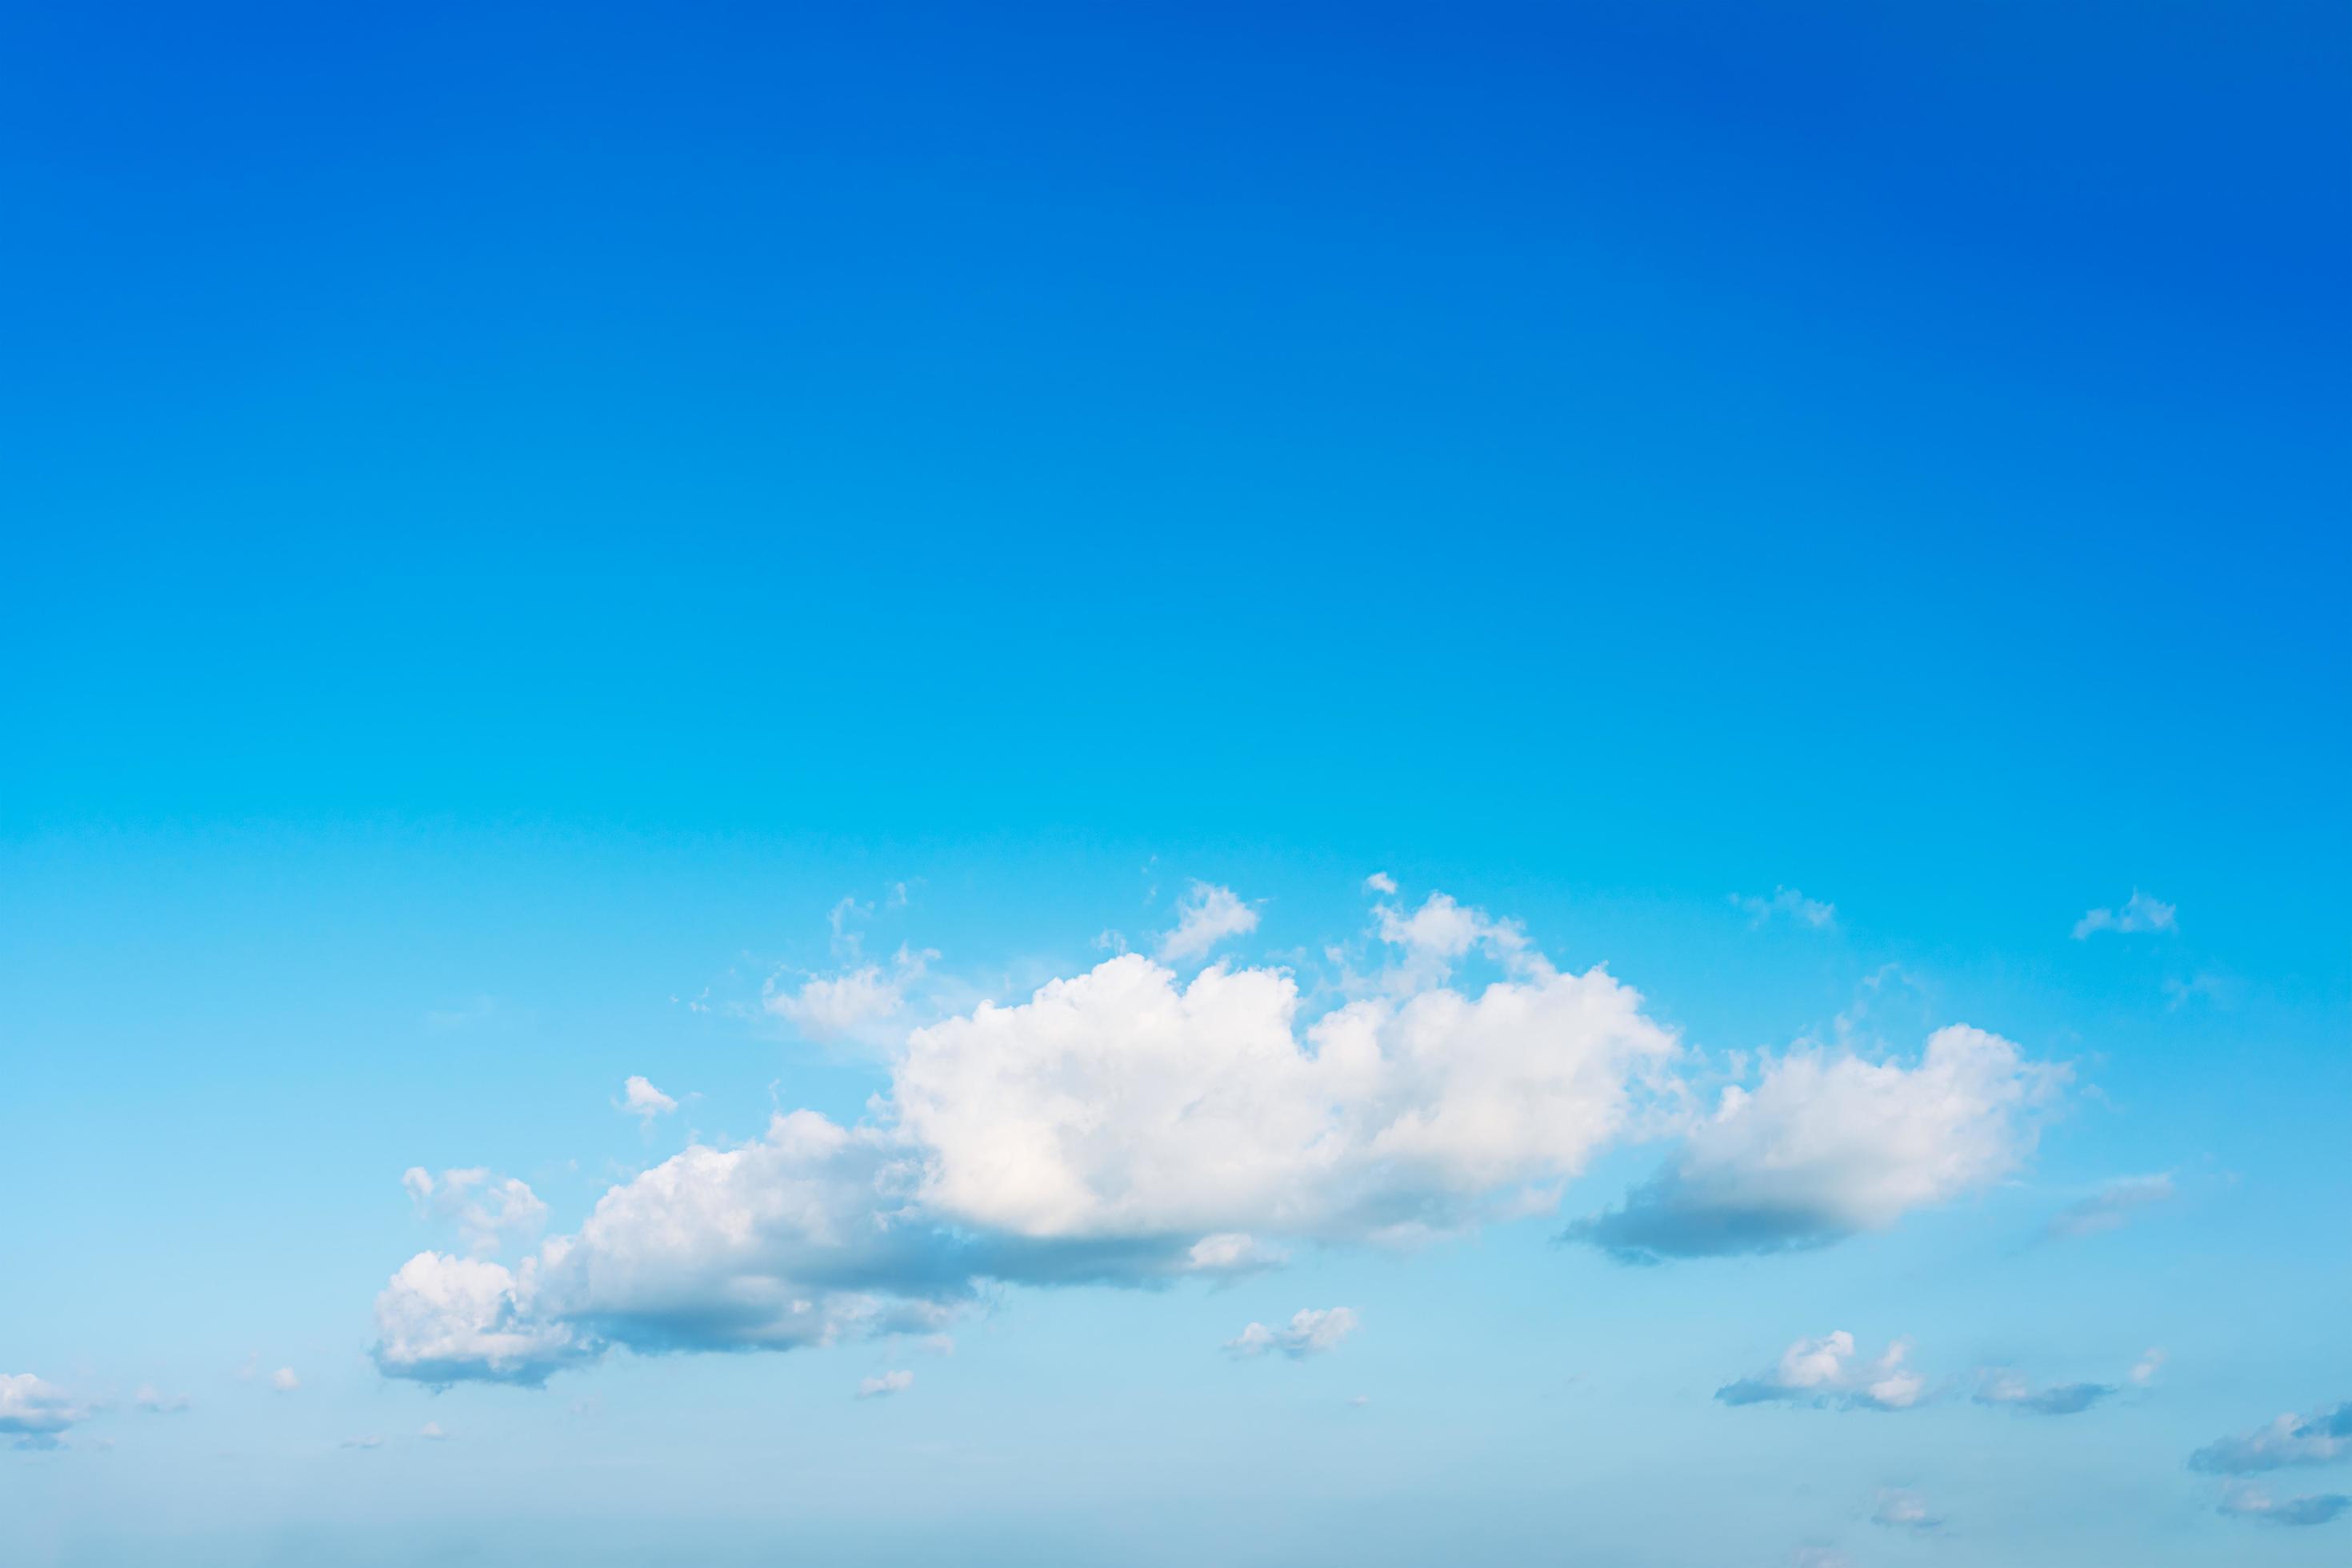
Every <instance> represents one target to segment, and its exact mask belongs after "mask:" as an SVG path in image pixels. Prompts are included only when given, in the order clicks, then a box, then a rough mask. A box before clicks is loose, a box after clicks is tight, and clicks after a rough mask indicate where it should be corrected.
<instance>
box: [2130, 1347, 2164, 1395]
mask: <svg viewBox="0 0 2352 1568" xmlns="http://www.w3.org/2000/svg"><path fill="white" fill-rule="evenodd" d="M2163 1369H2164V1352H2162V1351H2160V1350H2158V1349H2157V1348H2156V1347H2155V1346H2153V1345H2150V1346H2149V1347H2148V1348H2147V1352H2146V1353H2145V1354H2143V1355H2142V1356H2141V1357H2140V1358H2139V1360H2138V1361H2137V1362H2136V1363H2133V1366H2132V1369H2131V1380H2132V1385H2133V1386H2134V1387H2136V1388H2146V1387H2147V1385H2148V1384H2151V1383H2154V1382H2155V1381H2156V1374H2157V1373H2158V1372H2161V1371H2162V1370H2163Z"/></svg>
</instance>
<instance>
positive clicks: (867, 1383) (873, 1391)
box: [857, 1372, 915, 1399]
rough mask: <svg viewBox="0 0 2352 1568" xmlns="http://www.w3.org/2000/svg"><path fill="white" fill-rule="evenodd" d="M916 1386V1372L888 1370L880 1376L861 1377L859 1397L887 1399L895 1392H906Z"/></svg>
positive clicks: (858, 1390) (858, 1387)
mask: <svg viewBox="0 0 2352 1568" xmlns="http://www.w3.org/2000/svg"><path fill="white" fill-rule="evenodd" d="M914 1386H915V1374H914V1373H911V1372H886V1373H883V1374H882V1375H881V1376H879V1377H868V1378H863V1379H860V1380H859V1382H858V1384H857V1397H858V1398H860V1399H887V1398H888V1397H889V1396H890V1395H891V1394H904V1393H906V1392H907V1390H908V1389H910V1388H912V1387H914Z"/></svg>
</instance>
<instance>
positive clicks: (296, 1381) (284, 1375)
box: [269, 1366, 302, 1394]
mask: <svg viewBox="0 0 2352 1568" xmlns="http://www.w3.org/2000/svg"><path fill="white" fill-rule="evenodd" d="M269 1386H270V1387H271V1388H273V1389H275V1390H277V1391H278V1393H280V1394H291V1393H293V1392H294V1391H295V1390H296V1389H298V1388H299V1387H301V1386H302V1380H301V1379H300V1378H299V1377H297V1376H295V1375H294V1369H293V1368H292V1367H290V1366H281V1367H279V1368H278V1370H277V1371H276V1372H273V1373H270V1374H269Z"/></svg>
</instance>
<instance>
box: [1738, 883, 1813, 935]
mask: <svg viewBox="0 0 2352 1568" xmlns="http://www.w3.org/2000/svg"><path fill="white" fill-rule="evenodd" d="M1731 902H1732V904H1733V906H1734V907H1736V908H1738V909H1740V910H1745V911H1746V912H1747V915H1748V924H1749V925H1750V926H1761V925H1766V924H1769V922H1770V921H1771V920H1772V919H1773V917H1774V916H1776V915H1785V916H1787V917H1788V918H1789V919H1790V920H1792V921H1796V922H1797V923H1798V924H1799V925H1803V926H1811V928H1812V929H1813V930H1815V931H1821V930H1823V929H1825V928H1827V927H1828V926H1830V925H1832V923H1834V922H1835V921H1836V920H1837V906H1836V905H1835V904H1825V903H1823V902H1822V900H1819V899H1809V898H1807V897H1805V895H1804V894H1802V893H1801V892H1799V891H1798V890H1797V889H1794V888H1775V889H1772V896H1771V897H1770V898H1769V899H1768V898H1765V897H1763V896H1761V895H1760V894H1756V893H1734V894H1732V895H1731Z"/></svg>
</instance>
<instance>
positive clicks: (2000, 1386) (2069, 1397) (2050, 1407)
mask: <svg viewBox="0 0 2352 1568" xmlns="http://www.w3.org/2000/svg"><path fill="white" fill-rule="evenodd" d="M2115 1391H2116V1389H2115V1385H2114V1384H2107V1383H2060V1384H2048V1385H2044V1386H2042V1387H2036V1386H2035V1385H2034V1384H2032V1383H2031V1382H2029V1381H2027V1379H2026V1378H2025V1377H2024V1376H2023V1375H2022V1374H2021V1373H2016V1372H2012V1371H2011V1370H2010V1369H2008V1368H2006V1367H1995V1368H1990V1369H1988V1370H1987V1371H1986V1372H1984V1373H1982V1374H1980V1375H1979V1379H1978V1382H1977V1392H1976V1402H1977V1403H1978V1404H1979V1405H1999V1406H2002V1407H2005V1408H2007V1409H2011V1410H2015V1411H2018V1412H2020V1413H2021V1414H2023V1415H2081V1414H2082V1413H2083V1412H2084V1411H2085V1410H2088V1409H2089V1408H2090V1407H2091V1406H2092V1405H2096V1404H2097V1403H2098V1402H2099V1401H2100V1400H2102V1399H2105V1398H2106V1397H2107V1396H2108V1395H2109V1394H2113V1393H2115Z"/></svg>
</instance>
